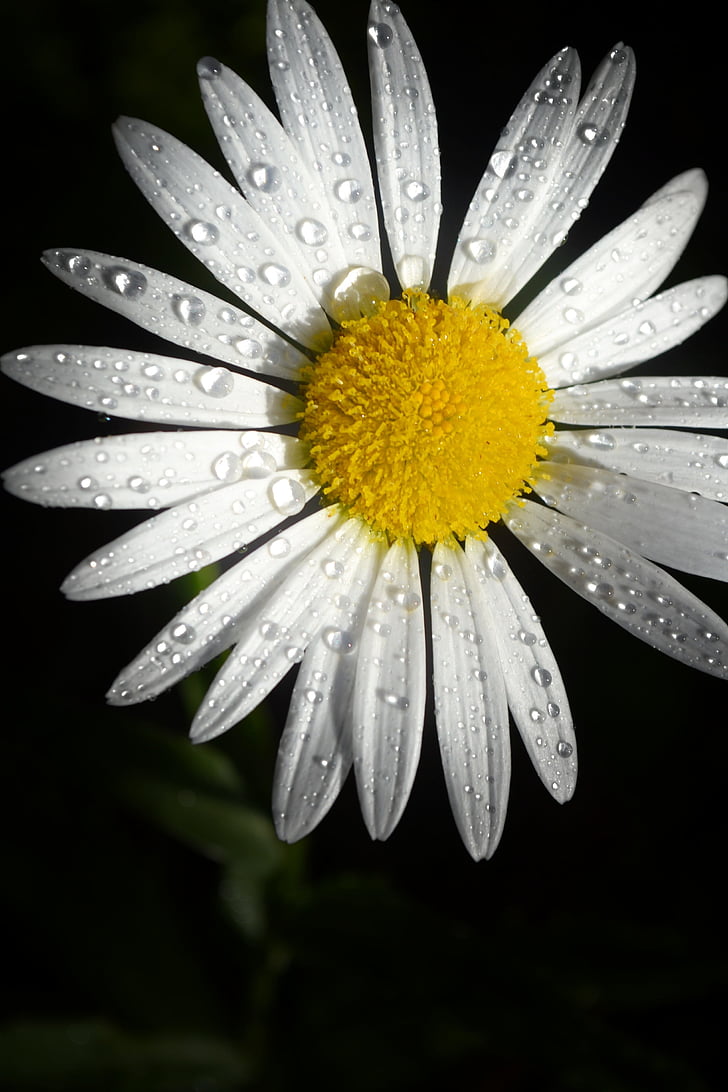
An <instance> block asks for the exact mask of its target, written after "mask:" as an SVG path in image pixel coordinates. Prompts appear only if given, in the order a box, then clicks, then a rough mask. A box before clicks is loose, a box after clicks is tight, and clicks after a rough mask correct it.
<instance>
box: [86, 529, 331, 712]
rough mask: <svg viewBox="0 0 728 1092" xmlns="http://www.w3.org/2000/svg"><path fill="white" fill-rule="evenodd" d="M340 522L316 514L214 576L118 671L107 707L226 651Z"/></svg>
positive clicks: (139, 697)
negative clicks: (241, 630) (287, 578)
mask: <svg viewBox="0 0 728 1092" xmlns="http://www.w3.org/2000/svg"><path fill="white" fill-rule="evenodd" d="M339 523H340V515H339V512H338V509H336V508H328V509H322V510H320V511H318V512H315V513H314V514H313V515H311V516H307V517H306V518H305V519H303V520H301V521H300V522H299V523H297V524H296V526H295V528H290V529H288V530H286V531H283V532H281V533H280V534H278V535H276V536H275V538H272V539H271V540H270V542H267V543H266V544H265V545H263V546H259V547H258V549H257V550H254V551H253V553H251V554H250V555H249V556H248V557H246V558H245V559H244V560H243V561H239V562H238V563H237V564H236V565H233V566H232V568H230V569H228V570H227V572H225V573H223V574H222V576H219V577H218V578H217V580H215V581H213V583H212V584H210V585H209V587H207V588H205V589H204V590H203V591H201V592H200V594H199V595H197V596H196V597H195V598H194V599H192V600H191V601H190V602H189V603H188V604H187V606H186V607H183V609H182V610H181V611H179V612H178V613H177V614H176V615H175V617H174V618H173V619H172V621H171V622H170V623H169V624H168V625H166V626H165V627H164V628H163V629H162V630H161V631H160V632H159V633H158V634H157V635H156V637H154V639H153V640H152V641H150V642H149V644H148V645H147V646H146V648H144V649H143V650H142V651H141V652H140V653H139V655H138V656H137V657H136V658H135V659H134V660H132V662H131V663H130V664H129V665H128V666H127V667H126V668H124V670H123V671H122V672H120V674H119V676H118V678H117V679H116V681H115V682H114V684H113V685H112V687H111V689H110V690H109V693H108V694H107V698H108V700H109V701H110V702H111V704H112V705H128V704H134V703H136V702H140V701H147V700H148V699H150V698H154V697H157V695H158V694H161V693H162V692H163V691H164V690H167V689H168V688H169V687H170V686H173V685H174V684H175V683H177V682H179V681H180V679H184V678H185V677H186V676H187V675H189V674H190V673H191V672H193V671H196V670H197V669H198V668H200V667H202V666H203V665H204V664H206V663H208V662H209V661H210V660H212V659H213V658H214V657H215V656H217V654H218V653H219V652H222V651H224V649H226V648H229V647H230V645H232V644H234V643H235V641H236V639H237V633H238V630H239V627H240V626H241V625H242V624H244V623H246V622H247V621H249V620H250V619H251V618H253V617H257V618H258V620H259V621H260V619H261V617H262V614H261V612H262V609H263V607H264V605H265V603H266V601H267V600H268V599H269V598H271V597H272V596H273V595H274V594H275V591H276V589H277V588H278V587H279V586H280V584H281V582H282V581H283V580H284V579H285V577H286V575H287V574H288V573H289V572H290V571H291V570H293V569H294V568H295V567H296V566H297V565H298V564H299V563H300V562H301V560H302V559H303V558H305V556H306V555H307V554H308V553H310V551H311V550H313V549H314V548H315V547H316V546H318V545H319V544H320V543H321V542H322V541H323V540H324V539H326V538H328V537H329V536H330V535H331V533H332V531H333V530H334V528H336V527H337V526H338V524H339ZM260 625H261V635H262V636H264V635H265V634H266V633H267V631H268V626H267V624H266V623H265V622H260ZM302 654H303V650H302V649H300V648H298V647H295V648H293V647H292V650H291V656H290V658H291V662H292V663H294V662H296V661H297V660H299V659H300V658H301V656H302Z"/></svg>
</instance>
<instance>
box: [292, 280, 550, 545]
mask: <svg viewBox="0 0 728 1092" xmlns="http://www.w3.org/2000/svg"><path fill="white" fill-rule="evenodd" d="M303 393H304V399H305V409H304V411H303V414H302V422H301V432H300V438H301V440H302V441H303V443H305V444H306V446H307V448H308V452H309V456H310V459H311V463H312V465H313V467H314V470H315V473H316V475H317V476H318V479H319V481H320V483H321V486H322V488H323V491H324V493H325V494H326V495H327V498H328V499H329V500H331V501H338V502H340V503H341V504H343V505H344V506H345V507H346V508H347V510H348V511H349V513H350V514H351V515H355V516H360V517H361V518H362V519H364V520H366V521H367V522H368V523H369V524H370V525H371V526H372V527H373V528H374V529H376V530H377V531H380V532H382V533H384V534H385V535H386V536H387V537H388V538H389V539H396V538H412V539H414V541H415V542H416V543H417V544H426V545H433V544H434V543H435V542H438V541H443V540H446V539H448V538H449V537H450V536H455V537H456V538H459V539H463V538H465V536H466V535H476V536H478V537H480V538H483V537H485V528H486V527H487V525H488V524H489V523H490V522H492V521H494V520H498V519H500V517H501V515H502V514H503V511H504V510H505V507H506V505H507V504H508V502H509V501H511V500H512V499H513V498H514V497H517V496H518V495H519V494H520V493H522V492H524V491H527V490H528V489H529V488H530V484H531V482H532V480H533V474H534V470H535V467H536V463H537V461H538V458H539V457H540V456H542V455H544V454H545V453H546V452H545V449H544V447H543V443H542V441H543V437H544V435H545V434H546V433H548V432H550V431H551V429H552V426H551V425H550V424H548V422H547V411H548V405H549V401H550V392H549V391H548V388H547V386H546V381H545V379H544V376H543V373H542V371H541V369H540V368H539V366H538V364H537V362H536V361H535V360H533V359H531V358H530V357H529V355H528V350H527V348H526V346H525V345H524V343H523V342H522V341H521V339H520V337H519V335H518V334H517V333H516V332H515V331H513V330H511V329H510V328H509V326H508V323H507V322H506V320H505V319H504V318H502V316H501V315H500V314H498V313H497V312H495V311H492V310H491V309H490V308H488V307H484V306H482V305H478V306H472V305H470V304H467V303H466V302H464V301H460V300H451V301H450V302H449V303H445V302H444V301H441V300H435V299H432V298H431V297H429V296H427V295H425V294H424V293H420V292H417V293H415V292H409V293H405V294H404V298H403V299H401V300H391V301H387V302H383V303H381V304H379V305H377V307H376V309H375V310H374V312H373V313H372V314H370V315H367V316H366V317H362V318H359V319H353V320H351V321H348V322H345V323H344V324H343V326H342V329H341V331H340V333H339V334H338V336H337V337H336V339H335V341H334V344H333V347H332V348H331V349H330V350H328V351H327V352H326V353H324V354H322V356H320V357H319V358H318V360H316V361H315V362H314V363H313V364H312V365H311V368H310V369H309V371H308V373H307V374H306V376H305V377H304V389H303Z"/></svg>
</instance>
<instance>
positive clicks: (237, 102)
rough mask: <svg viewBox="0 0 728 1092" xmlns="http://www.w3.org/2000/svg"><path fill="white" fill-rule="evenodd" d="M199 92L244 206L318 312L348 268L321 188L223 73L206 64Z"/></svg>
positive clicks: (264, 112)
mask: <svg viewBox="0 0 728 1092" xmlns="http://www.w3.org/2000/svg"><path fill="white" fill-rule="evenodd" d="M197 72H198V75H199V77H200V88H201V90H202V96H203V100H204V103H205V108H206V109H207V113H208V116H209V118H210V121H211V123H212V126H213V129H214V130H215V134H216V136H217V139H218V141H219V142H220V147H221V148H222V151H223V153H224V155H225V158H226V159H227V161H228V164H229V165H230V169H231V171H232V172H233V175H234V176H235V180H236V182H237V183H238V185H239V186H240V189H241V190H242V192H243V193H244V195H245V197H246V199H247V201H248V202H249V203H250V204H251V205H252V206H253V208H254V209H255V210H256V212H258V213H259V215H260V216H261V217H262V218H263V219H264V220H266V221H267V223H268V224H269V225H270V227H271V228H273V229H274V230H276V231H280V230H281V229H282V230H283V231H284V232H285V234H286V242H287V243H288V244H289V245H291V246H293V247H294V248H295V250H296V252H297V255H298V260H299V262H300V264H301V266H302V268H303V269H304V270H305V271H306V276H307V280H308V283H309V285H310V286H311V288H312V290H313V292H314V294H315V296H316V298H317V299H318V300H319V302H321V304H322V306H324V307H326V306H327V296H326V291H325V289H326V286H327V285H329V284H331V283H332V281H334V280H335V278H336V276H337V275H340V273H341V271H342V270H343V269H345V268H346V267H347V266H348V264H349V262H348V260H347V258H346V255H345V252H344V248H343V247H342V245H341V240H340V239H339V233H338V229H337V227H336V224H335V223H334V220H333V217H332V215H331V212H330V209H329V202H328V201H327V199H326V196H325V193H324V191H323V189H322V187H321V182H320V178H319V176H318V175H317V174H314V172H313V171H311V170H309V168H308V166H307V165H306V163H304V161H303V159H302V158H301V156H300V154H299V151H298V148H297V147H296V145H295V144H294V143H293V141H292V140H291V138H290V137H289V136H288V134H287V133H286V131H285V129H283V127H282V125H281V123H280V122H279V121H278V119H277V118H276V117H275V116H274V114H272V113H271V111H270V110H269V109H268V107H267V106H266V105H265V103H264V102H263V101H262V100H261V99H260V98H259V97H258V95H256V93H255V92H254V91H253V90H252V89H251V88H250V87H248V85H247V84H246V83H244V82H243V81H242V80H241V79H240V78H239V77H238V76H236V75H235V73H234V72H231V71H230V69H229V68H226V67H225V66H224V65H222V64H220V63H219V62H218V61H215V60H213V59H212V58H211V57H206V58H205V59H204V60H202V61H200V63H199V65H198V66H197Z"/></svg>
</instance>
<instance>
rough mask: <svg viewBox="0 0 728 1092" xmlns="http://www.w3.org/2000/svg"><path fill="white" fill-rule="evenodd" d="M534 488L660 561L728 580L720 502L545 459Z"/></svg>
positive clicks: (727, 527)
mask: <svg viewBox="0 0 728 1092" xmlns="http://www.w3.org/2000/svg"><path fill="white" fill-rule="evenodd" d="M534 489H535V491H536V492H537V493H538V495H539V496H540V497H541V499H542V500H543V501H545V502H546V504H548V505H550V506H552V507H555V508H558V509H560V510H561V511H562V512H565V513H566V514H567V515H570V516H573V517H574V518H576V519H583V520H584V521H585V522H586V523H588V524H589V526H590V527H594V528H596V529H597V530H598V531H605V532H606V533H608V534H610V535H611V536H612V537H613V538H615V539H617V540H618V541H619V542H622V543H624V545H625V546H629V547H630V549H632V550H636V551H637V553H639V554H642V555H643V556H645V557H649V558H651V559H652V560H653V561H657V562H659V563H660V564H661V565H669V566H670V567H671V568H673V569H681V570H682V571H683V572H688V573H696V574H697V575H698V576H709V577H712V578H713V579H715V580H728V508H727V507H726V506H725V505H723V504H718V502H717V501H712V500H706V499H705V497H699V496H697V495H696V494H695V493H685V492H683V491H682V490H680V489H673V488H671V487H670V486H666V485H657V484H656V483H655V482H645V481H641V480H640V479H638V478H627V477H625V476H624V474H615V473H614V471H612V470H601V469H598V468H596V467H592V466H579V465H578V464H576V463H550V462H544V463H540V464H539V477H538V479H537V481H536V483H535V485H534Z"/></svg>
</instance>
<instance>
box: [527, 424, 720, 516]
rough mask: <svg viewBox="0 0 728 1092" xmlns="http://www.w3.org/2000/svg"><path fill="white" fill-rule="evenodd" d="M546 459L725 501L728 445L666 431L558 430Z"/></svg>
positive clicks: (550, 439) (717, 439) (549, 442)
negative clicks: (617, 474)
mask: <svg viewBox="0 0 728 1092" xmlns="http://www.w3.org/2000/svg"><path fill="white" fill-rule="evenodd" d="M545 442H546V446H547V447H548V451H549V459H550V460H551V461H554V460H555V461H558V462H576V463H581V464H583V465H587V466H602V467H604V468H605V469H606V470H615V471H617V472H618V473H620V474H629V475H631V477H633V478H642V479H643V480H644V481H648V482H658V483H659V484H660V485H671V486H673V487H674V488H675V489H685V490H687V491H688V492H690V493H700V494H701V495H702V496H703V497H709V498H710V499H711V500H717V501H728V439H724V438H722V437H720V436H704V435H701V434H700V433H697V432H675V431H672V430H670V429H655V428H630V429H599V430H594V429H579V430H577V431H571V430H570V429H560V430H559V431H558V432H555V433H554V435H553V436H549V437H547V439H546V441H545Z"/></svg>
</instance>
